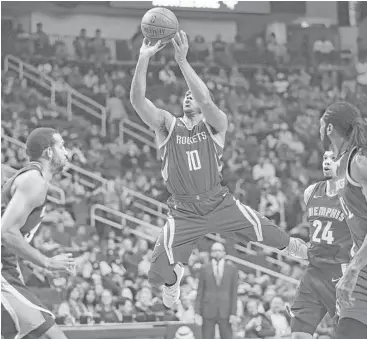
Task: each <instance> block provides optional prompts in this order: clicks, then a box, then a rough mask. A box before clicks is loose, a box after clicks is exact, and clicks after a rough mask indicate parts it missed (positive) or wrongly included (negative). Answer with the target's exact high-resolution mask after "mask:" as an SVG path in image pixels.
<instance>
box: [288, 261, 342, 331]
mask: <svg viewBox="0 0 367 339" xmlns="http://www.w3.org/2000/svg"><path fill="white" fill-rule="evenodd" d="M341 276H342V270H341V265H335V266H334V268H333V269H326V268H323V269H321V268H317V267H314V266H308V267H307V268H306V271H305V272H304V274H303V277H302V279H301V282H300V285H299V287H298V290H297V294H296V297H295V299H294V302H293V305H292V308H291V311H292V312H291V313H292V314H291V316H292V319H291V329H292V333H293V332H302V333H309V334H312V335H313V334H314V333H315V331H316V328H317V326H318V325H319V324H320V322H321V320H322V319H323V318H324V316H325V314H326V312H328V313H329V315H330V316H331V317H334V315H335V312H336V284H337V281H338V280H339V279H340V278H341Z"/></svg>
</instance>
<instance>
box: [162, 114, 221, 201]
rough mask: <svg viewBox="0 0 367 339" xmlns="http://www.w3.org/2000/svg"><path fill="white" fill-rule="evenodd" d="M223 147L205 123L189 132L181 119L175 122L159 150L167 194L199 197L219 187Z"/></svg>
mask: <svg viewBox="0 0 367 339" xmlns="http://www.w3.org/2000/svg"><path fill="white" fill-rule="evenodd" d="M223 147H224V145H223V142H222V141H221V140H220V138H219V137H218V135H217V134H215V132H214V130H213V129H212V128H211V127H210V126H209V125H208V124H207V123H206V122H205V120H202V121H200V122H199V123H198V124H197V125H195V126H193V127H192V128H191V129H190V128H188V127H187V125H186V124H185V121H184V120H183V119H182V118H177V119H176V118H175V119H174V120H173V122H172V125H171V128H170V130H169V134H168V136H167V138H166V140H164V142H163V143H162V144H161V145H160V146H159V149H160V152H161V159H162V176H163V179H164V181H165V183H166V186H167V189H168V191H169V192H170V193H171V194H172V195H197V194H202V193H206V192H209V191H211V190H212V189H214V188H215V187H217V186H219V185H220V182H221V180H222V174H221V171H222V163H221V158H222V155H223Z"/></svg>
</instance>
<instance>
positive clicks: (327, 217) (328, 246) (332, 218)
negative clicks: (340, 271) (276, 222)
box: [307, 181, 352, 267]
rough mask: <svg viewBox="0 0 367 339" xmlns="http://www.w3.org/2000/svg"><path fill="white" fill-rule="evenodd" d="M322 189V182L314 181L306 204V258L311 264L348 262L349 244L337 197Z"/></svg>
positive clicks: (350, 244)
mask: <svg viewBox="0 0 367 339" xmlns="http://www.w3.org/2000/svg"><path fill="white" fill-rule="evenodd" d="M326 188H327V182H326V181H320V182H318V183H317V184H316V186H315V188H314V190H313V192H312V194H311V196H310V198H309V201H308V203H307V221H308V222H309V225H310V244H311V245H310V248H309V250H308V257H309V260H310V263H311V265H313V266H315V267H320V266H324V265H325V264H342V263H347V262H349V259H350V249H351V247H352V240H351V236H350V232H349V229H348V226H347V224H346V221H345V216H344V213H343V210H342V208H341V206H340V203H339V199H338V196H337V195H335V196H334V197H330V196H328V195H327V193H326Z"/></svg>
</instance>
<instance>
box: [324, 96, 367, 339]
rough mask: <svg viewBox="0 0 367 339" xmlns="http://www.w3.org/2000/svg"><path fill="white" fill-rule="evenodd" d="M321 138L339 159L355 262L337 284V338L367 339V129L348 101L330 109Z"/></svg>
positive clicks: (339, 183) (341, 195)
mask: <svg viewBox="0 0 367 339" xmlns="http://www.w3.org/2000/svg"><path fill="white" fill-rule="evenodd" d="M320 124H321V126H320V137H321V140H322V141H323V143H324V146H325V148H326V149H328V148H329V147H330V148H331V150H332V151H333V152H334V154H335V155H336V157H337V162H338V169H337V177H338V180H337V190H338V196H339V200H340V203H341V206H342V208H343V211H344V214H345V216H346V221H347V225H348V228H349V230H350V233H351V236H352V240H353V248H352V251H351V255H352V257H353V258H352V260H351V262H350V263H349V265H348V268H347V270H346V271H345V273H344V275H343V277H342V278H341V279H340V281H339V282H338V284H337V300H338V301H337V303H338V305H337V306H338V308H339V319H340V321H339V324H338V328H337V331H336V337H335V339H345V338H348V339H361V338H367V128H366V123H365V121H364V120H363V118H362V115H361V113H360V111H359V110H358V109H357V108H356V107H355V106H353V105H351V104H349V103H347V102H337V103H334V104H332V105H331V106H329V107H328V109H327V110H326V111H325V113H324V115H323V116H322V118H321V120H320Z"/></svg>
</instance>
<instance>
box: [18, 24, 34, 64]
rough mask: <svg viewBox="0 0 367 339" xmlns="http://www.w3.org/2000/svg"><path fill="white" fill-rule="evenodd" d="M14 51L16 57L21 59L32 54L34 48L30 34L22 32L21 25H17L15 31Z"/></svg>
mask: <svg viewBox="0 0 367 339" xmlns="http://www.w3.org/2000/svg"><path fill="white" fill-rule="evenodd" d="M14 35H15V41H14V49H15V53H16V55H18V56H19V57H21V58H27V57H29V55H30V54H33V50H34V46H33V43H32V41H31V39H30V37H31V36H30V34H29V33H27V32H25V31H24V28H23V25H22V24H20V23H18V25H17V28H16V30H15V34H14Z"/></svg>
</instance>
